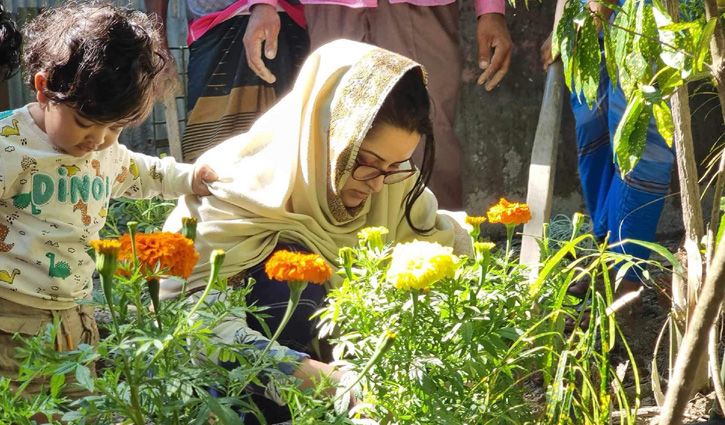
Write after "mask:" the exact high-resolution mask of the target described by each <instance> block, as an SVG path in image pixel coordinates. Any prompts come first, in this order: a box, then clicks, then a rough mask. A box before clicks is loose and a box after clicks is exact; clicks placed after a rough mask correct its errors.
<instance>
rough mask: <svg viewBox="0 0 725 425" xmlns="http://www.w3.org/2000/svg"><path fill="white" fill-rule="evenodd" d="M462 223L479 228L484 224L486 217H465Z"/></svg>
mask: <svg viewBox="0 0 725 425" xmlns="http://www.w3.org/2000/svg"><path fill="white" fill-rule="evenodd" d="M464 221H465V222H466V224H468V225H471V226H480V225H482V224H483V223H485V222H486V217H482V216H470V215H467V216H466V219H465V220H464Z"/></svg>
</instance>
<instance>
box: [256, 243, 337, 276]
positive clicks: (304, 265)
mask: <svg viewBox="0 0 725 425" xmlns="http://www.w3.org/2000/svg"><path fill="white" fill-rule="evenodd" d="M264 271H265V272H267V276H269V278H270V279H275V280H286V281H293V282H310V283H318V284H322V283H325V282H327V281H328V280H329V279H330V276H331V275H332V269H331V268H330V266H328V265H327V263H326V262H325V260H324V259H322V257H320V256H319V255H317V254H305V253H302V252H290V251H287V250H280V251H277V252H275V253H274V254H272V256H271V257H270V258H269V259H268V260H267V264H266V265H265V267H264Z"/></svg>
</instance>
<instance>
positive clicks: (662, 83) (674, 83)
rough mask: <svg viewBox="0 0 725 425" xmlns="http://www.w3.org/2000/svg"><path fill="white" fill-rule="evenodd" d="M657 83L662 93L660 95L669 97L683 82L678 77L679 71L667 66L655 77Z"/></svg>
mask: <svg viewBox="0 0 725 425" xmlns="http://www.w3.org/2000/svg"><path fill="white" fill-rule="evenodd" d="M657 83H658V84H659V87H660V90H661V91H662V95H663V96H669V95H671V94H672V93H673V92H674V91H675V89H676V88H677V87H679V86H681V85H682V84H683V83H684V80H683V79H682V77H681V76H680V71H679V70H677V69H675V68H672V67H669V66H667V67H665V68H664V69H663V70H661V71H660V72H659V74H658V75H657Z"/></svg>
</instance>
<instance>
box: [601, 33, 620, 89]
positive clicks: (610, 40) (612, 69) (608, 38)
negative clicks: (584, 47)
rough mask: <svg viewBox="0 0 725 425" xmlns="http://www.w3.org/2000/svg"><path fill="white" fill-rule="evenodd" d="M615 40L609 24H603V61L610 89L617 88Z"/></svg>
mask: <svg viewBox="0 0 725 425" xmlns="http://www.w3.org/2000/svg"><path fill="white" fill-rule="evenodd" d="M614 50H615V40H614V36H613V35H612V31H611V30H610V29H609V25H605V26H604V62H605V63H606V65H607V75H609V81H610V82H611V84H612V90H614V89H616V88H617V80H618V78H617V58H616V55H615V54H614Z"/></svg>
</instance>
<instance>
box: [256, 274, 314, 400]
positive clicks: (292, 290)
mask: <svg viewBox="0 0 725 425" xmlns="http://www.w3.org/2000/svg"><path fill="white" fill-rule="evenodd" d="M288 284H289V301H288V302H287V310H285V312H284V316H283V317H282V321H281V322H280V323H279V326H278V327H277V331H276V332H275V333H274V335H272V338H271V339H270V340H269V342H268V343H267V346H266V347H264V350H262V353H261V354H260V355H259V357H258V358H257V361H256V362H254V364H253V365H252V369H256V368H257V367H259V365H260V364H261V363H262V360H263V359H264V358H265V356H266V355H267V353H269V350H270V349H271V348H272V345H273V344H274V343H275V341H277V338H279V336H280V335H281V334H282V331H283V330H284V328H285V326H287V323H288V322H289V321H290V319H291V318H292V313H294V311H295V309H296V308H297V304H298V303H299V302H300V297H301V296H302V291H304V289H305V288H306V287H307V282H303V281H302V282H294V281H291V282H289V283H288ZM258 373H259V371H258V370H257V371H254V372H252V373H251V374H250V375H249V377H247V379H246V381H245V382H244V385H242V388H247V385H249V383H250V382H252V381H253V380H254V378H256V377H257V374H258Z"/></svg>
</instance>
